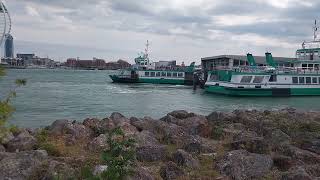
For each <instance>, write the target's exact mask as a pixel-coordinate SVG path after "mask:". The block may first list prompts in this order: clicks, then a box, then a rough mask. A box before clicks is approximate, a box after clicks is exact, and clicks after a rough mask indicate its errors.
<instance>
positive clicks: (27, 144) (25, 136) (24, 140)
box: [6, 131, 37, 152]
mask: <svg viewBox="0 0 320 180" xmlns="http://www.w3.org/2000/svg"><path fill="white" fill-rule="evenodd" d="M36 145H37V140H36V138H34V137H33V136H31V135H30V134H29V132H28V131H22V132H21V133H20V134H19V135H18V136H16V137H15V138H14V139H12V140H11V141H9V142H8V143H7V145H6V146H7V151H9V152H16V151H29V150H33V149H35V148H36Z"/></svg>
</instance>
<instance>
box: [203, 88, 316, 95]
mask: <svg viewBox="0 0 320 180" xmlns="http://www.w3.org/2000/svg"><path fill="white" fill-rule="evenodd" d="M205 89H206V91H207V92H210V93H216V94H224V95H230V96H256V97H268V96H320V88H292V89H245V88H242V89H241V88H225V87H221V86H206V88H205Z"/></svg>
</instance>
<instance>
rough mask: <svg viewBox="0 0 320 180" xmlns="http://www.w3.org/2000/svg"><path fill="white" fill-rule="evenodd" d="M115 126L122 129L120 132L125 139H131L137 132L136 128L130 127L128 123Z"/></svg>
mask: <svg viewBox="0 0 320 180" xmlns="http://www.w3.org/2000/svg"><path fill="white" fill-rule="evenodd" d="M117 126H118V127H120V128H121V129H122V131H123V132H124V135H125V136H126V137H132V136H134V135H135V134H136V133H138V132H139V131H138V130H137V128H136V127H134V126H132V125H131V124H130V123H128V122H121V123H118V125H117Z"/></svg>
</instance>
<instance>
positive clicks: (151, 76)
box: [110, 42, 195, 85]
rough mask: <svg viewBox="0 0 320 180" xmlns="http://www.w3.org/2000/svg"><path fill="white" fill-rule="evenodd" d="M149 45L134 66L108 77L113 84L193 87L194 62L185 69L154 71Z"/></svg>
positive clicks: (136, 59) (175, 68) (167, 68)
mask: <svg viewBox="0 0 320 180" xmlns="http://www.w3.org/2000/svg"><path fill="white" fill-rule="evenodd" d="M148 47H149V43H148V42H147V48H146V50H145V53H144V54H142V55H140V56H139V57H137V58H135V63H136V64H135V65H133V66H132V67H131V68H129V69H122V70H118V73H116V74H113V75H110V78H111V79H112V81H113V82H114V83H152V84H173V85H193V79H194V72H195V62H193V63H191V65H190V66H187V67H165V68H161V69H156V68H155V67H154V65H153V64H152V63H150V60H149V55H148Z"/></svg>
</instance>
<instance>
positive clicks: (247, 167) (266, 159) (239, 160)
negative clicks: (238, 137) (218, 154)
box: [217, 150, 273, 180]
mask: <svg viewBox="0 0 320 180" xmlns="http://www.w3.org/2000/svg"><path fill="white" fill-rule="evenodd" d="M272 164H273V162H272V159H271V157H270V156H269V155H260V154H254V153H249V152H248V151H246V150H235V151H231V152H228V153H227V154H226V155H225V156H224V158H223V160H221V161H219V163H218V164H217V168H218V169H219V170H220V172H221V173H222V174H224V175H227V176H230V177H231V179H235V180H244V179H258V178H260V177H262V176H264V175H265V174H267V173H268V172H269V171H270V169H271V167H272Z"/></svg>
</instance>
